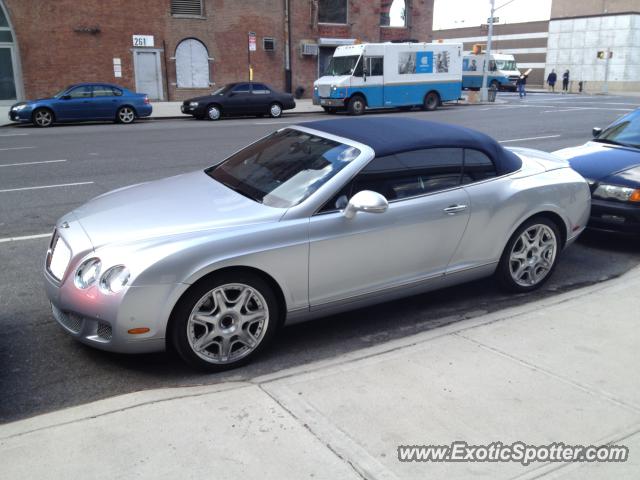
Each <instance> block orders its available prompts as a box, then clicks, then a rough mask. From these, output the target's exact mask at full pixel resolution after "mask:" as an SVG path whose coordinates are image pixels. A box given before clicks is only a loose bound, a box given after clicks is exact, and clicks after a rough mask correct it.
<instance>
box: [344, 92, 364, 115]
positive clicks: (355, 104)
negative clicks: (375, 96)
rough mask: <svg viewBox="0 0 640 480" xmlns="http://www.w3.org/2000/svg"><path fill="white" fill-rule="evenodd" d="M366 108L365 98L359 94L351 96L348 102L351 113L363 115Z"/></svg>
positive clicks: (348, 109)
mask: <svg viewBox="0 0 640 480" xmlns="http://www.w3.org/2000/svg"><path fill="white" fill-rule="evenodd" d="M365 108H366V104H365V102H364V98H362V97H361V96H359V95H356V96H355V97H351V99H350V100H349V103H348V104H347V111H348V112H349V115H362V114H363V113H364V110H365Z"/></svg>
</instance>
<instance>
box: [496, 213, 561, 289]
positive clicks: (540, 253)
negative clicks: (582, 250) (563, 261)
mask: <svg viewBox="0 0 640 480" xmlns="http://www.w3.org/2000/svg"><path fill="white" fill-rule="evenodd" d="M560 238H561V237H560V232H559V230H558V226H557V225H556V224H555V222H553V221H551V220H549V219H547V218H543V217H538V218H533V219H531V220H528V221H526V222H525V223H524V224H523V225H522V226H521V227H520V228H518V230H516V232H515V233H514V234H513V235H512V236H511V238H510V239H509V242H508V243H507V246H506V247H505V249H504V252H503V253H502V257H501V258H500V263H499V264H498V268H497V270H496V276H497V278H498V281H499V282H500V283H501V284H502V286H503V287H504V288H506V289H507V290H510V291H512V292H530V291H531V290H535V289H537V288H539V287H541V286H542V285H543V284H544V282H546V281H547V280H548V279H549V277H550V276H551V273H552V272H553V270H554V268H555V267H556V263H557V260H558V255H559V253H560V251H559V250H560V248H561V245H560Z"/></svg>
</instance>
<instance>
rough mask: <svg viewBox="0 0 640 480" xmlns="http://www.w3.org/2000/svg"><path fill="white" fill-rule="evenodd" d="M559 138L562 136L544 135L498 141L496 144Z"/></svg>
mask: <svg viewBox="0 0 640 480" xmlns="http://www.w3.org/2000/svg"><path fill="white" fill-rule="evenodd" d="M561 136H562V135H544V136H542V137H526V138H512V139H510V140H499V141H498V143H510V142H524V141H526V140H542V139H543V138H558V137H561Z"/></svg>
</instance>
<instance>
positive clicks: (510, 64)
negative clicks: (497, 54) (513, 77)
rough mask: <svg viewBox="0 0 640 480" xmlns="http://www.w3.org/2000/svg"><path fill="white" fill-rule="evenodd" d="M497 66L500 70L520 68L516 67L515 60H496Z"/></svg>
mask: <svg viewBox="0 0 640 480" xmlns="http://www.w3.org/2000/svg"><path fill="white" fill-rule="evenodd" d="M496 66H497V67H498V70H507V71H510V72H513V71H515V70H517V69H518V67H516V61H515V60H496Z"/></svg>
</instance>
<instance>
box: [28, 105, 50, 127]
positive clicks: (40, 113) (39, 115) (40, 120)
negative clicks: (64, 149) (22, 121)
mask: <svg viewBox="0 0 640 480" xmlns="http://www.w3.org/2000/svg"><path fill="white" fill-rule="evenodd" d="M31 120H32V122H33V124H34V125H35V126H36V127H40V128H47V127H50V126H51V125H53V112H52V111H51V110H49V109H48V108H38V109H37V110H36V111H35V112H33V117H32V119H31Z"/></svg>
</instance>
